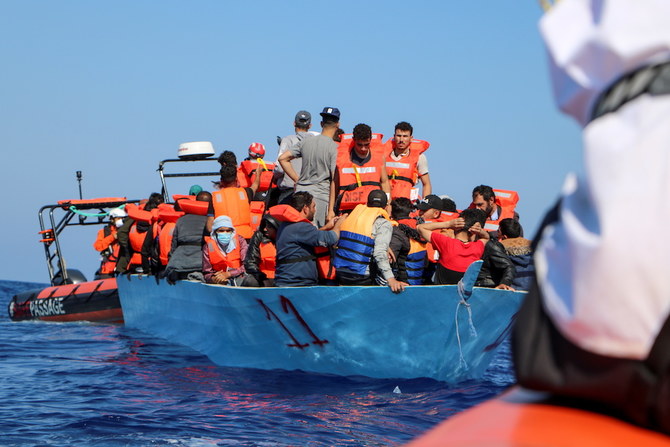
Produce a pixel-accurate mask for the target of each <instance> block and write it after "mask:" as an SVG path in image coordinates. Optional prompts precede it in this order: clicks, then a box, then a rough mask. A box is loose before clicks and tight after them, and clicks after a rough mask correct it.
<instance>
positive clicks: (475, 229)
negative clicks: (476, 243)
mask: <svg viewBox="0 0 670 447" xmlns="http://www.w3.org/2000/svg"><path fill="white" fill-rule="evenodd" d="M468 231H469V232H470V233H472V234H475V235H477V236H482V231H484V230H483V229H482V225H481V224H480V223H479V222H475V223H474V225H472V226H471V227H470V229H469V230H468Z"/></svg>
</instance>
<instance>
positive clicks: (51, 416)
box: [0, 281, 514, 446]
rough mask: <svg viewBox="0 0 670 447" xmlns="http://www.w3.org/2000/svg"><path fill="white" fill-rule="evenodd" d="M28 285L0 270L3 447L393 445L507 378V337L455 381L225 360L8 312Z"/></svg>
mask: <svg viewBox="0 0 670 447" xmlns="http://www.w3.org/2000/svg"><path fill="white" fill-rule="evenodd" d="M35 286H36V285H35V284H30V283H22V282H13V281H0V304H1V305H2V308H3V309H5V310H4V311H2V316H0V360H1V361H2V367H0V385H1V387H0V402H2V405H0V424H1V426H2V437H1V438H0V445H3V446H14V445H39V446H69V445H96V446H145V445H152V446H153V445H158V446H160V445H166V446H398V445H402V444H404V443H406V442H408V441H410V440H412V439H414V438H415V437H417V436H418V435H420V434H422V433H424V432H425V431H427V430H428V429H430V428H431V427H433V426H435V425H436V424H438V423H439V422H441V421H443V420H444V419H446V418H448V417H450V416H452V415H454V414H456V413H458V412H459V411H462V410H464V409H466V408H468V407H470V406H472V405H474V404H476V403H479V402H481V401H483V400H486V399H488V398H491V397H493V396H495V395H497V394H499V393H500V392H502V391H503V390H504V389H505V388H507V387H508V386H509V385H511V384H512V382H513V380H514V377H513V374H512V372H511V364H510V351H509V344H508V343H504V344H503V345H502V346H501V350H500V351H499V353H498V354H497V355H496V357H495V359H494V361H493V362H492V364H491V366H490V367H489V369H488V371H487V372H486V374H485V375H484V377H483V378H482V379H480V380H472V381H467V382H462V383H459V384H456V385H447V384H445V383H442V382H437V381H434V380H430V379H415V380H386V379H385V380H380V379H370V378H366V377H339V376H331V375H322V374H311V373H304V372H300V371H291V372H288V371H261V370H254V369H243V368H226V367H221V366H217V365H215V364H213V363H212V362H211V361H209V359H208V358H207V357H205V356H203V355H201V354H199V353H198V352H195V351H193V350H190V349H188V348H185V347H183V346H178V345H174V344H170V343H168V342H166V341H164V340H161V339H158V338H155V337H151V336H148V335H146V334H144V333H142V332H140V331H137V330H133V329H129V328H127V327H124V326H122V325H107V324H91V323H46V322H12V321H10V320H9V317H8V316H7V313H6V308H7V304H8V302H9V300H10V299H11V297H12V295H14V294H15V293H17V292H20V291H23V290H27V289H31V288H35ZM396 387H397V388H398V389H399V390H400V393H397V392H394V390H396ZM396 391H397V390H396Z"/></svg>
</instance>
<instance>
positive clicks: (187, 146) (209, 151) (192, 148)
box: [177, 141, 214, 159]
mask: <svg viewBox="0 0 670 447" xmlns="http://www.w3.org/2000/svg"><path fill="white" fill-rule="evenodd" d="M212 155H214V146H212V143H211V142H210V141H191V142H189V143H182V144H180V145H179V150H178V151H177V156H178V157H179V158H186V159H189V158H190V159H197V158H207V157H211V156H212Z"/></svg>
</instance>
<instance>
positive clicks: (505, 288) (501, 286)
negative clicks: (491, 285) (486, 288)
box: [495, 284, 516, 292]
mask: <svg viewBox="0 0 670 447" xmlns="http://www.w3.org/2000/svg"><path fill="white" fill-rule="evenodd" d="M495 288H496V289H502V290H511V291H512V292H516V289H515V288H514V287H512V286H508V285H507V284H498V285H497V286H495Z"/></svg>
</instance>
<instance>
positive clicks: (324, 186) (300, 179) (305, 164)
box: [279, 107, 340, 228]
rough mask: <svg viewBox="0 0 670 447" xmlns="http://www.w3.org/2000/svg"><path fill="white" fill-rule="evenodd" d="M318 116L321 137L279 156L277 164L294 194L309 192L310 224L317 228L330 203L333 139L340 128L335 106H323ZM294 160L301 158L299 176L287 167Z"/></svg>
mask: <svg viewBox="0 0 670 447" xmlns="http://www.w3.org/2000/svg"><path fill="white" fill-rule="evenodd" d="M320 115H321V118H322V119H321V128H322V130H321V134H320V135H316V136H314V137H310V138H307V139H305V140H303V141H302V143H301V144H300V145H297V146H294V147H293V148H291V149H290V150H288V151H287V152H284V153H283V154H282V155H281V156H280V157H279V164H280V165H281V167H282V169H283V170H284V172H285V174H286V175H288V176H289V177H290V178H291V179H292V180H293V181H294V182H295V183H296V187H295V190H296V191H306V192H309V193H310V194H311V195H312V196H313V197H314V201H315V203H316V213H315V214H314V225H315V226H316V227H317V228H319V227H322V226H323V225H325V223H326V218H327V217H328V218H332V217H333V215H332V214H331V213H329V210H330V209H332V206H333V204H329V203H328V202H329V199H330V195H331V193H330V192H331V188H332V187H333V176H334V173H335V164H336V161H337V143H336V142H335V141H334V140H333V136H334V135H335V132H336V131H337V129H338V128H339V127H340V111H339V110H338V109H337V108H335V107H325V108H324V109H323V112H321V113H320ZM294 158H302V167H301V169H300V175H298V173H296V172H295V170H294V169H293V166H292V165H291V160H293V159H294Z"/></svg>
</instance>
